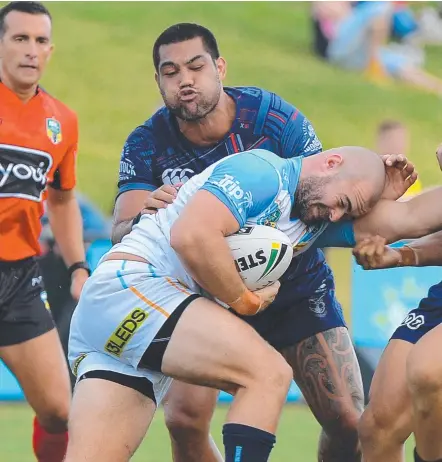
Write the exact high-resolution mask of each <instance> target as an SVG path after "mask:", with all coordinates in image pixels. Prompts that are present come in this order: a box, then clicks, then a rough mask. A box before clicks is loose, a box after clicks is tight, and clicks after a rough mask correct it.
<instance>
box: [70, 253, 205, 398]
mask: <svg viewBox="0 0 442 462" xmlns="http://www.w3.org/2000/svg"><path fill="white" fill-rule="evenodd" d="M198 296H199V295H197V294H195V292H192V291H191V290H189V289H188V288H187V287H185V286H183V285H182V284H181V283H180V282H179V281H177V280H176V279H173V278H171V277H168V276H167V275H163V274H160V273H159V272H158V271H157V270H156V268H154V267H153V266H152V265H149V264H146V263H141V262H134V261H122V260H109V261H105V262H103V263H101V264H100V265H99V266H98V267H97V269H96V270H95V271H94V273H93V274H92V276H91V277H90V278H89V279H88V281H87V282H86V284H85V286H84V288H83V291H82V294H81V297H80V300H79V302H78V305H77V307H76V309H75V311H74V314H73V316H72V321H71V330H70V335H69V363H70V366H71V369H72V371H73V373H74V374H75V375H76V376H77V380H81V379H83V378H88V377H99V378H105V379H106V378H107V379H108V380H112V381H116V382H118V383H123V384H124V385H126V386H131V387H132V388H135V389H137V390H139V391H141V392H142V393H144V394H146V395H147V396H149V397H150V398H151V399H153V400H154V401H156V403H157V405H158V404H159V403H160V402H161V400H162V399H163V397H164V395H165V393H166V392H167V390H168V388H169V386H170V383H171V380H172V379H170V378H168V377H166V376H164V375H163V374H162V373H161V361H162V355H163V354H164V350H165V347H166V346H167V342H168V340H169V339H170V335H171V333H172V331H173V328H174V327H175V324H176V321H177V320H178V319H179V316H180V315H181V313H182V311H183V310H184V309H185V307H186V306H187V305H188V304H189V303H190V302H191V301H192V300H193V299H194V298H197V297H198ZM177 308H179V310H177ZM175 310H177V312H176V313H175V316H173V315H172V314H173V313H174V312H175ZM171 315H172V316H171ZM167 321H168V322H167ZM163 326H164V327H163ZM160 329H161V331H160ZM166 331H167V332H168V334H166V335H161V334H162V332H166ZM157 334H160V335H158V337H157ZM160 337H161V338H160ZM152 346H154V348H155V349H156V351H155V352H154V353H153V354H156V355H157V356H160V357H159V358H158V357H157V358H154V360H153V361H151V362H149V361H147V360H145V358H146V357H147V356H146V355H145V353H146V350H147V349H148V348H149V347H151V348H149V354H150V351H151V350H153V347H152ZM158 352H160V353H158ZM140 361H141V364H140ZM146 363H148V364H149V366H150V367H149V368H147V367H146V365H145V364H146ZM151 364H155V366H151ZM97 371H99V373H98V372H97ZM97 374H98V375H97ZM121 376H126V377H127V380H126V379H124V377H123V382H121ZM115 377H119V378H118V379H117V380H114V378H115ZM137 378H138V379H137ZM146 379H147V381H146ZM140 383H142V384H143V385H141V386H140ZM131 384H135V385H133V386H132V385H131ZM137 384H138V385H137Z"/></svg>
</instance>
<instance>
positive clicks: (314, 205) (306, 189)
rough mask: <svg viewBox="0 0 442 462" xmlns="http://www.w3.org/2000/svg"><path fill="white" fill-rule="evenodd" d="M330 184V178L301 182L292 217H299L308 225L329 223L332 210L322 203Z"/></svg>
mask: <svg viewBox="0 0 442 462" xmlns="http://www.w3.org/2000/svg"><path fill="white" fill-rule="evenodd" d="M329 182H330V178H319V177H310V178H306V179H303V180H299V183H298V187H297V188H296V194H295V205H294V207H293V209H292V213H291V216H292V217H293V216H296V217H298V218H299V219H300V220H301V221H302V222H304V223H305V224H306V225H319V224H320V223H323V222H324V221H326V222H329V221H330V209H329V208H328V207H327V206H326V205H324V204H323V203H322V200H323V198H324V197H325V187H326V186H327V184H328V183H329Z"/></svg>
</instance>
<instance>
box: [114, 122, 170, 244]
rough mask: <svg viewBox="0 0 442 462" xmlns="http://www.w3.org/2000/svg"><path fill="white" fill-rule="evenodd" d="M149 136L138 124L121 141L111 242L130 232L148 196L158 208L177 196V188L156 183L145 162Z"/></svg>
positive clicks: (149, 145) (149, 146)
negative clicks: (122, 145) (124, 141)
mask: <svg viewBox="0 0 442 462" xmlns="http://www.w3.org/2000/svg"><path fill="white" fill-rule="evenodd" d="M150 136H151V134H150V132H149V131H148V130H147V129H146V128H145V127H138V128H136V129H135V130H134V131H133V132H132V133H131V134H130V135H129V137H128V139H127V140H126V143H125V144H124V147H123V151H122V153H121V159H120V174H119V181H118V195H117V198H116V201H115V207H114V217H113V224H112V232H111V239H112V243H113V244H116V243H117V242H120V241H121V239H123V237H124V236H125V235H126V234H129V233H130V231H131V229H132V226H133V224H134V222H136V221H137V219H139V214H140V213H141V212H142V211H143V209H144V207H145V203H146V201H147V200H148V199H150V198H151V199H152V201H153V203H152V204H151V207H155V208H157V209H158V208H162V207H165V206H166V205H167V204H169V203H172V201H173V199H174V198H175V196H176V189H175V188H173V187H172V186H168V185H165V186H161V185H158V184H157V182H156V181H155V178H154V175H153V172H152V168H151V162H146V160H148V158H147V156H152V153H153V144H152V142H151V139H150ZM158 188H159V189H158Z"/></svg>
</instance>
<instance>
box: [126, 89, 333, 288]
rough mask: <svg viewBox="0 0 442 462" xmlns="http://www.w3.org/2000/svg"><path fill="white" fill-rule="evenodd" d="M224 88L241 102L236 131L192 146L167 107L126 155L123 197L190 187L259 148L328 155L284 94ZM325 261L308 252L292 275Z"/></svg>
mask: <svg viewBox="0 0 442 462" xmlns="http://www.w3.org/2000/svg"><path fill="white" fill-rule="evenodd" d="M224 90H225V91H226V93H227V94H228V95H229V96H230V97H231V98H233V99H234V101H235V103H236V116H235V120H234V122H233V124H232V127H231V129H230V131H229V132H228V133H227V134H226V136H225V137H224V138H223V139H222V140H220V141H219V142H218V143H216V144H214V145H213V146H210V147H201V146H196V145H194V144H192V143H191V142H189V141H188V140H187V139H186V138H185V137H184V136H183V135H182V134H181V132H180V131H179V129H178V126H177V123H176V120H175V118H174V117H173V116H172V115H171V114H170V112H169V110H168V109H167V108H166V107H163V108H161V109H160V110H159V111H157V112H156V113H155V114H154V115H153V116H152V117H151V118H150V119H149V120H147V121H146V122H145V123H144V124H143V125H140V126H139V127H137V128H136V129H135V130H134V131H133V132H132V133H131V134H130V135H129V137H128V139H127V140H126V143H125V145H124V147H123V150H122V153H121V161H120V175H119V182H118V194H122V193H124V192H126V191H131V190H147V191H153V190H155V189H157V188H159V187H161V186H162V185H163V184H172V185H173V184H177V183H185V182H186V181H187V180H189V179H190V178H192V177H193V176H194V175H196V174H199V173H202V172H203V171H204V170H205V169H206V168H208V167H210V166H211V165H213V164H214V163H216V162H218V161H219V160H221V159H224V158H225V157H227V156H229V155H231V154H235V153H238V152H243V151H248V150H250V149H254V148H260V149H266V150H268V151H271V152H273V153H275V154H277V155H278V156H279V157H282V158H292V157H299V156H309V155H312V154H316V153H318V152H320V151H322V145H321V143H320V141H319V139H318V137H317V135H316V133H315V130H314V129H313V126H312V125H311V123H310V122H309V120H308V119H307V118H306V117H305V116H304V115H303V114H302V113H301V112H300V111H299V110H298V109H297V108H295V107H294V106H292V105H291V104H289V103H288V102H287V101H284V100H283V99H282V98H280V97H279V96H278V95H275V94H274V93H270V92H268V91H265V90H263V89H260V88H256V87H225V88H224ZM323 262H324V255H323V253H322V252H321V251H320V250H315V251H312V252H310V253H307V254H304V256H303V258H302V259H299V260H298V262H297V264H296V266H295V265H294V266H293V268H289V270H288V273H291V272H294V271H296V272H298V273H303V272H304V271H306V270H308V269H310V268H312V267H321V268H322V267H323ZM293 277H296V274H293ZM313 285H315V283H314V282H313Z"/></svg>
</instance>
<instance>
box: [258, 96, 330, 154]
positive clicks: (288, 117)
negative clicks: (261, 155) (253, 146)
mask: <svg viewBox="0 0 442 462" xmlns="http://www.w3.org/2000/svg"><path fill="white" fill-rule="evenodd" d="M266 102H267V106H266V104H265V103H266ZM262 110H265V111H267V117H266V120H267V123H266V127H267V133H268V134H270V136H271V137H272V138H274V139H276V140H278V144H279V149H280V152H278V155H279V156H281V157H284V158H286V159H287V158H291V157H298V156H311V155H312V154H317V153H318V152H321V151H322V144H321V142H320V141H319V138H318V136H317V135H316V132H315V130H314V128H313V126H312V124H311V123H310V121H309V120H308V119H307V117H305V115H304V114H303V113H302V112H301V111H299V109H297V108H296V107H294V106H293V105H291V104H290V103H288V102H287V101H285V100H284V99H282V98H281V97H280V96H278V95H276V94H274V93H267V92H264V93H263V104H262Z"/></svg>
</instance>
